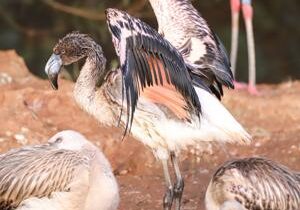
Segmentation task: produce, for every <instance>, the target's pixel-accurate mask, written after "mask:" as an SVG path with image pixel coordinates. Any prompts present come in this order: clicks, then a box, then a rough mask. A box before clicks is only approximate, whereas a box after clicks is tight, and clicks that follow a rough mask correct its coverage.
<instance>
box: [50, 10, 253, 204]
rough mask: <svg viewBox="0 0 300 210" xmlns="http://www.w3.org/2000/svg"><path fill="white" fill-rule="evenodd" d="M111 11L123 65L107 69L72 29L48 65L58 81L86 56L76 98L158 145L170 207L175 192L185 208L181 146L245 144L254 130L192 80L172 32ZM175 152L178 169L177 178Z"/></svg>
mask: <svg viewBox="0 0 300 210" xmlns="http://www.w3.org/2000/svg"><path fill="white" fill-rule="evenodd" d="M106 13H107V21H108V26H109V29H110V31H111V33H112V37H113V43H114V45H115V48H116V52H117V55H118V56H119V58H120V69H118V70H116V71H111V70H106V69H105V61H106V59H105V57H104V55H103V52H102V49H101V47H100V46H99V45H98V44H96V42H95V41H94V40H92V39H91V38H90V37H89V36H87V35H84V34H80V33H71V34H68V35H66V36H65V37H64V38H63V39H61V40H60V41H59V42H58V43H57V44H56V46H55V47H54V49H53V55H52V56H51V57H50V59H49V60H48V62H47V64H46V67H45V71H46V73H47V74H48V76H49V79H50V81H51V83H52V85H53V86H54V87H55V88H57V87H58V84H57V77H58V74H59V72H60V69H61V66H62V65H68V64H70V63H72V62H76V61H78V60H79V59H81V58H86V61H85V64H84V66H83V67H82V69H81V72H80V75H79V77H78V79H77V81H76V84H75V88H74V97H75V100H76V101H77V103H78V104H79V105H80V106H81V107H82V108H83V109H84V110H85V111H87V112H88V113H90V114H91V115H93V116H94V117H95V118H96V119H97V120H98V121H99V122H101V123H103V124H105V125H109V126H116V125H117V124H118V121H119V119H120V120H121V121H120V124H121V125H122V126H123V127H124V128H125V134H126V132H128V131H131V133H132V135H133V136H134V137H135V138H136V139H137V140H139V141H141V142H142V143H144V144H145V145H146V146H147V147H148V148H150V149H151V150H152V151H153V153H154V155H155V156H156V157H157V158H158V159H159V160H161V162H162V165H163V169H164V175H165V178H166V182H167V192H166V194H165V197H164V207H165V209H170V208H171V205H172V202H173V199H175V200H176V201H177V206H178V209H179V208H180V199H181V196H182V192H183V186H184V184H183V178H182V176H181V174H180V170H179V166H178V161H177V156H178V155H179V152H180V150H182V149H185V148H187V146H193V145H196V144H197V143H201V142H207V141H216V142H222V143H225V142H231V143H240V144H243V143H248V142H249V141H250V139H251V138H250V136H249V134H248V133H247V132H246V131H245V130H244V129H243V128H242V126H241V125H240V124H239V123H238V122H237V121H236V120H235V119H234V118H233V117H232V115H231V114H230V113H229V112H228V111H227V110H226V109H225V108H224V106H223V105H222V104H221V103H220V102H219V101H218V100H217V99H216V98H215V97H214V96H213V95H211V94H210V93H209V90H208V89H209V88H208V87H207V86H206V85H205V84H201V88H200V87H197V86H193V85H192V82H191V78H190V75H189V71H188V70H187V67H186V65H185V62H184V60H183V58H182V57H181V55H180V53H179V52H178V51H177V50H176V48H174V47H173V46H172V45H171V44H170V43H169V42H168V41H167V40H165V39H163V38H162V37H161V36H160V35H159V34H158V33H157V32H156V31H155V30H153V29H152V28H151V27H150V26H148V25H147V24H145V23H143V22H142V21H140V20H138V19H136V18H134V17H131V16H130V15H128V14H127V13H125V12H122V11H119V10H116V9H108V10H106ZM200 82H201V80H199V83H200ZM123 100H124V101H125V102H126V103H124V104H123ZM200 102H201V105H200ZM123 106H124V109H125V110H127V111H126V112H125V111H124V112H122V111H121V110H122V107H123ZM120 113H121V117H120ZM170 157H171V158H170ZM169 158H170V159H171V162H172V166H173V168H174V170H175V174H176V182H175V184H174V186H173V183H172V181H171V178H170V174H169V169H168V160H169Z"/></svg>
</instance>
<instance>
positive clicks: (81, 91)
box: [74, 44, 106, 111]
mask: <svg viewBox="0 0 300 210" xmlns="http://www.w3.org/2000/svg"><path fill="white" fill-rule="evenodd" d="M105 65H106V59H105V57H104V56H103V53H102V49H101V47H100V46H99V45H96V44H95V48H94V49H93V50H92V51H91V52H89V53H88V55H87V58H86V61H85V64H84V65H83V67H82V69H81V71H80V74H79V77H78V79H77V81H76V84H75V88H74V97H75V100H76V101H77V103H78V104H79V105H80V106H81V107H82V108H83V109H85V110H86V109H90V107H91V106H92V104H93V102H94V100H95V96H96V92H97V85H100V86H101V85H102V84H100V83H101V82H103V78H104V76H105V74H106V71H105ZM87 111H88V110H87Z"/></svg>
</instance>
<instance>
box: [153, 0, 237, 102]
mask: <svg viewBox="0 0 300 210" xmlns="http://www.w3.org/2000/svg"><path fill="white" fill-rule="evenodd" d="M149 2H150V4H151V6H152V8H153V10H154V13H155V16H156V19H157V22H158V31H159V33H160V34H161V35H162V36H163V37H164V38H165V39H167V40H168V41H169V42H170V43H171V44H172V45H173V46H174V47H176V48H177V49H178V50H179V52H180V53H181V54H182V56H183V58H184V60H185V61H186V62H187V63H189V64H190V65H192V66H193V67H194V68H193V70H192V71H191V72H190V75H191V78H192V80H193V83H194V85H199V82H198V80H201V81H202V83H203V82H204V83H205V84H206V85H207V86H208V87H209V89H210V90H211V92H212V93H214V94H215V95H216V96H217V97H218V98H219V99H220V98H221V96H222V95H223V90H222V85H224V86H226V87H229V88H233V87H234V85H233V75H232V72H231V69H230V62H229V59H228V56H227V52H226V50H225V48H224V46H223V44H222V42H221V41H220V39H219V38H218V37H217V35H216V34H215V33H214V32H213V31H212V29H211V28H210V27H209V25H208V24H207V22H206V21H205V19H204V18H202V16H201V15H200V13H199V12H198V11H197V10H196V8H195V7H194V6H193V5H192V3H191V1H190V0H149Z"/></svg>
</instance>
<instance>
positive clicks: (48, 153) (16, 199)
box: [0, 145, 87, 209]
mask: <svg viewBox="0 0 300 210" xmlns="http://www.w3.org/2000/svg"><path fill="white" fill-rule="evenodd" d="M85 164H87V163H86V162H85V161H84V158H83V156H81V155H80V154H78V153H76V152H74V151H67V150H57V149H51V147H49V145H42V146H35V147H25V148H22V149H17V150H11V151H9V152H8V153H6V154H3V155H1V156H0V208H1V209H10V208H16V207H17V206H18V205H19V204H20V203H21V202H22V201H23V200H25V199H27V198H30V197H38V198H41V197H45V196H47V197H49V196H50V195H51V193H53V192H68V191H69V190H70V189H69V188H70V183H71V181H72V180H73V178H74V176H75V175H76V174H75V172H76V171H77V172H78V168H79V167H82V166H83V165H85ZM83 168H84V167H83ZM83 168H80V169H83Z"/></svg>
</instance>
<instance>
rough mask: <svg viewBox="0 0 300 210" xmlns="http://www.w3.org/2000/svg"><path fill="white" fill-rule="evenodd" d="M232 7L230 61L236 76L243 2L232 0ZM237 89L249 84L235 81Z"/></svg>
mask: <svg viewBox="0 0 300 210" xmlns="http://www.w3.org/2000/svg"><path fill="white" fill-rule="evenodd" d="M230 7H231V52H230V63H231V70H232V73H233V76H234V77H235V76H236V62H237V52H238V40H239V14H240V8H241V3H240V0H230ZM233 83H234V88H235V89H238V90H239V89H245V88H247V85H246V84H245V83H240V82H237V81H234V82H233Z"/></svg>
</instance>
